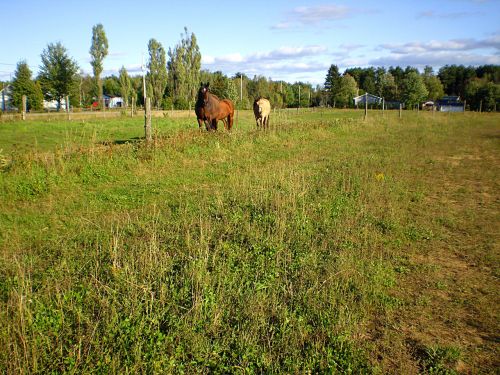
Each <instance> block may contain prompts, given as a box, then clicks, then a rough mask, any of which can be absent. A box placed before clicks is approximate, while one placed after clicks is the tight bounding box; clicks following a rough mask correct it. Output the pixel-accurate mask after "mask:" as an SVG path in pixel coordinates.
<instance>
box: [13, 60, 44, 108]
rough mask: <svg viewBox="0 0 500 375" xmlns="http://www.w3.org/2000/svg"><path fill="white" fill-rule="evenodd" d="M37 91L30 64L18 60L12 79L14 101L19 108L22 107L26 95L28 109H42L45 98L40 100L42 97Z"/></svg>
mask: <svg viewBox="0 0 500 375" xmlns="http://www.w3.org/2000/svg"><path fill="white" fill-rule="evenodd" d="M35 91H36V90H35V83H34V82H33V80H32V79H31V70H30V68H29V66H28V64H27V63H26V61H20V62H18V63H17V67H16V71H15V73H14V79H13V81H12V103H13V104H14V106H16V107H17V108H21V107H22V100H23V99H22V97H23V95H26V97H27V107H28V110H31V109H41V107H42V102H43V98H42V100H41V101H40V97H39V96H37V95H36V94H37V93H36V92H35Z"/></svg>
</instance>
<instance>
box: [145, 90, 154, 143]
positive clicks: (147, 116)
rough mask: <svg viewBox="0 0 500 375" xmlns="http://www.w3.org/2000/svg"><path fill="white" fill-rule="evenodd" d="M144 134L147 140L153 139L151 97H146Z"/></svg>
mask: <svg viewBox="0 0 500 375" xmlns="http://www.w3.org/2000/svg"><path fill="white" fill-rule="evenodd" d="M144 134H145V137H146V142H148V143H150V142H151V141H152V136H151V98H146V108H145V111H144Z"/></svg>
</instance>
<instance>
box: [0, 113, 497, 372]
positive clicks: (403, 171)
mask: <svg viewBox="0 0 500 375" xmlns="http://www.w3.org/2000/svg"><path fill="white" fill-rule="evenodd" d="M362 115H363V112H362V111H316V112H310V111H302V112H300V113H296V112H294V111H288V112H284V113H280V114H278V113H275V114H274V116H272V117H271V126H272V127H273V129H272V130H271V131H269V132H261V131H256V130H255V129H254V127H255V124H254V121H253V119H252V118H251V113H250V112H242V113H240V114H239V118H238V124H237V125H235V129H234V131H233V132H232V134H228V133H226V132H225V131H219V132H218V133H206V132H200V131H198V129H197V125H196V122H195V121H194V118H193V117H191V118H178V119H177V118H170V117H163V118H155V119H154V121H153V126H154V129H155V132H156V140H155V143H154V145H151V146H148V145H146V144H144V142H143V141H142V137H143V132H144V131H143V120H142V119H141V118H140V117H136V118H132V119H130V118H126V117H123V118H122V119H114V120H105V121H104V120H93V121H85V122H83V121H73V122H65V121H61V122H46V123H37V122H34V121H33V122H24V123H23V122H6V123H3V124H0V149H2V150H3V151H2V152H0V168H1V173H0V227H1V231H0V254H1V256H0V347H1V348H4V349H2V350H1V351H0V369H1V370H2V372H8V373H17V372H30V373H47V372H78V373H80V372H82V373H88V372H97V373H138V372H166V373H170V372H173V373H184V372H185V373H192V372H217V373H228V372H229V373H233V372H237V373H261V372H265V373H283V372H285V373H297V372H306V371H312V372H317V373H323V372H330V373H349V372H351V373H380V372H386V371H389V372H390V371H396V372H400V371H401V370H403V369H413V371H424V372H425V371H427V372H432V373H446V371H449V373H452V371H455V370H457V369H458V370H457V371H460V366H458V365H457V363H459V364H460V363H465V365H464V366H465V370H466V371H469V370H471V369H472V370H475V369H480V370H482V371H488V370H492V369H493V368H494V363H495V362H494V361H495V360H494V358H495V350H496V349H495V345H494V342H491V343H490V342H488V341H487V342H483V346H482V349H480V350H481V353H482V356H481V357H480V360H478V359H474V358H475V357H474V355H473V353H474V348H475V347H474V346H471V345H468V344H467V343H464V342H458V343H457V342H454V341H453V340H452V339H450V338H449V337H448V336H446V335H445V334H444V333H445V331H442V332H444V333H443V335H442V336H440V335H439V334H437V338H436V337H434V338H433V339H432V338H430V337H428V336H425V337H424V336H419V332H418V329H417V330H415V331H411V329H410V328H408V326H407V323H411V322H412V321H414V320H411V319H413V318H414V317H413V315H412V314H413V312H415V311H420V312H422V313H425V314H431V316H430V317H429V319H428V320H427V322H432V321H433V319H435V317H433V316H432V309H431V307H432V308H433V309H435V308H436V306H437V304H438V302H440V301H439V300H437V296H436V295H435V294H434V293H450V295H451V293H452V292H453V291H454V285H455V284H456V283H454V282H452V281H450V280H449V279H448V278H447V275H446V274H444V273H442V272H441V273H440V271H439V270H440V268H439V267H433V266H432V264H433V262H434V261H435V262H436V263H439V262H438V260H437V254H438V250H437V249H442V248H443V244H448V245H453V244H454V242H453V238H454V236H456V235H462V236H463V235H464V233H466V234H467V236H468V238H469V239H467V240H464V244H467V243H469V242H468V241H470V244H471V245H470V246H471V247H473V248H474V251H473V252H471V251H467V254H468V256H469V257H473V258H474V262H476V263H479V262H483V263H482V264H484V266H485V268H486V267H489V269H490V270H491V269H496V268H495V267H497V266H495V264H498V249H497V248H495V247H494V246H493V244H494V243H495V241H496V240H497V239H498V237H497V235H496V233H495V231H494V230H493V228H490V227H488V228H486V227H485V228H483V229H478V228H477V227H476V226H475V225H472V223H484V222H486V221H488V222H490V223H494V222H495V220H496V219H498V211H497V210H495V207H496V209H498V202H496V201H494V200H493V203H492V204H493V207H492V208H493V210H492V211H488V212H483V211H480V210H478V209H476V208H472V209H471V210H469V207H468V206H467V205H468V204H470V203H471V202H473V201H474V200H475V199H476V198H477V197H476V195H475V194H476V192H477V191H476V189H473V188H471V186H470V185H469V184H462V185H460V184H458V182H460V179H461V178H466V179H467V181H469V180H471V181H472V179H473V178H474V177H475V176H480V181H481V183H483V185H482V186H484V189H485V191H484V192H483V193H488V194H489V195H490V197H491V196H495V194H498V185H497V182H496V179H495V176H496V177H498V167H497V164H496V163H495V161H497V159H498V157H497V155H498V148H499V147H498V146H499V142H498V139H499V138H498V136H499V131H500V128H499V123H498V119H499V117H498V116H497V115H482V116H478V115H475V114H466V115H463V114H457V115H455V114H452V115H446V114H445V115H443V114H435V115H432V114H428V113H420V114H416V113H406V112H405V113H404V118H403V119H402V120H399V119H398V118H397V112H388V113H386V114H385V116H384V117H382V116H381V115H380V114H375V112H370V117H369V119H368V121H363V120H362ZM456 155H459V156H460V157H461V159H460V160H459V161H458V162H459V163H462V164H464V165H463V167H464V168H461V165H460V166H456V165H454V164H453V163H454V162H455V161H456V160H455V159H450V157H454V156H456ZM464 155H466V156H465V157H464ZM476 157H480V158H481V159H480V162H479V161H477V159H475V158H476ZM457 160H458V159H457ZM469 164H471V165H472V164H473V167H474V168H472V167H471V165H469ZM443 171H444V172H443ZM457 171H459V172H460V173H458V172H457ZM442 173H445V174H446V175H447V176H452V177H453V176H456V177H457V179H451V181H450V183H449V186H447V187H446V190H445V193H444V196H443V199H444V198H446V199H451V200H453V202H460V204H461V205H459V207H458V206H457V207H455V206H454V207H455V208H456V210H447V209H446V208H447V203H446V202H445V201H444V200H442V201H441V200H434V201H432V202H433V203H432V204H430V203H429V202H430V200H432V199H434V198H433V197H434V196H435V194H437V192H440V191H442V186H441V187H439V186H438V184H439V183H442V182H443V179H442V178H441V177H442V175H441V174H442ZM461 173H466V174H467V175H466V176H465V175H464V176H462V175H461ZM452 182H453V183H452ZM486 188H488V189H489V190H488V191H486ZM487 198H488V197H487V196H485V198H484V199H485V200H487ZM485 202H486V201H485ZM488 202H490V200H488ZM462 203H463V204H462ZM462 208H463V211H461V209H462ZM463 212H467V213H468V215H469V216H468V217H467V216H465V217H464V215H463ZM437 214H438V215H437ZM477 238H481V240H480V244H479V245H477V244H476V243H477ZM480 246H484V247H487V246H490V249H491V251H489V252H488V253H489V258H486V259H485V258H484V252H483V251H482V250H481V249H480V248H479V247H480ZM469 250H470V249H469ZM455 251H458V250H456V249H455ZM464 251H465V250H464ZM451 253H453V251H451V252H446V254H448V255H449V254H451ZM439 254H441V252H439ZM453 254H455V253H453ZM448 255H447V256H448ZM432 256H435V257H436V258H432ZM449 256H451V255H449ZM422 257H426V258H425V259H426V260H425V261H422ZM440 259H441V258H440ZM441 271H443V269H442V268H441ZM483 271H484V270H482V271H481V273H480V274H478V275H475V276H476V278H479V277H483V278H484V280H486V281H487V282H486V285H487V287H485V288H484V294H483V295H484V302H485V303H486V305H487V306H489V308H488V309H486V310H485V311H486V313H484V319H482V320H481V323H482V324H483V328H482V331H481V333H483V334H492V335H493V333H492V332H494V328H493V327H495V324H494V322H495V312H494V311H495V310H496V308H497V307H498V306H497V305H496V304H495V302H494V301H495V299H494V298H493V296H494V295H495V294H494V293H495V292H498V288H497V287H496V286H495V283H494V282H493V281H492V280H493V279H491V276H490V274H489V273H488V272H486V271H484V272H483ZM496 272H498V271H496ZM497 275H498V273H497ZM450 277H451V276H450ZM471 280H472V278H471V279H470V280H469V279H467V280H464V283H463V285H462V284H460V283H459V284H460V287H461V288H466V290H467V291H469V290H470V291H471V293H472V289H473V288H475V287H476V286H475V284H472V281H471ZM474 280H476V279H474ZM482 280H483V279H482ZM484 280H483V281H484ZM469 281H470V283H469ZM476 281H477V280H476ZM422 285H425V288H422ZM422 290H424V292H422ZM401 291H407V293H402V292H401ZM419 293H420V294H419ZM452 297H454V298H455V297H457V296H456V295H453V296H452ZM462 298H463V299H464V300H463V301H462V302H456V303H457V304H458V305H459V307H460V308H461V309H464V311H465V310H466V309H467V306H468V304H469V303H470V302H471V301H472V296H469V295H462ZM423 300H426V301H427V303H426V304H422V303H421V301H423ZM439 307H440V308H444V309H446V308H447V307H446V305H444V304H439ZM450 314H451V312H450ZM410 318H411V319H410ZM464 321H465V320H464ZM423 323H424V322H423V321H422V324H423ZM431 325H432V323H431ZM464 325H465V323H464ZM397 327H400V328H401V329H398V328H397ZM433 327H434V326H433ZM464 327H465V326H464ZM437 328H439V327H437ZM408 332H409V333H408ZM493 336H494V335H493ZM493 336H492V337H493ZM483 337H484V336H483ZM408 342H413V343H415V344H412V345H408V344H407V343H408ZM419 347H424V348H427V349H426V350H421V351H418V350H416V349H415V348H419ZM395 348H397V349H395ZM449 348H452V349H453V350H451V349H450V350H448V349H449ZM418 353H425V355H424V354H421V355H420V354H418ZM450 353H451V354H453V355H451V354H450ZM457 366H458V367H457ZM433 371H434V372H433ZM436 371H437V372H436ZM439 371H441V372H439Z"/></svg>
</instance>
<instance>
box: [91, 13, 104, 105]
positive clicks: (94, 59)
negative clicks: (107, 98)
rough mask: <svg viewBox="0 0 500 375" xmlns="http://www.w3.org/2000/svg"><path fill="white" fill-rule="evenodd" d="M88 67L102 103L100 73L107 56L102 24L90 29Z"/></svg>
mask: <svg viewBox="0 0 500 375" xmlns="http://www.w3.org/2000/svg"><path fill="white" fill-rule="evenodd" d="M89 52H90V57H91V59H90V65H92V70H93V71H94V79H95V84H96V87H97V96H98V98H99V103H102V94H103V92H102V82H101V73H102V70H103V60H104V58H105V57H106V56H107V55H108V38H106V33H105V32H104V27H103V26H102V24H100V23H98V24H97V25H95V26H94V27H92V42H91V45H90V51H89Z"/></svg>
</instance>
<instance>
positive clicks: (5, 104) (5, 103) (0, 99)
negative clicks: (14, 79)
mask: <svg viewBox="0 0 500 375" xmlns="http://www.w3.org/2000/svg"><path fill="white" fill-rule="evenodd" d="M0 109H1V110H2V112H7V111H17V108H16V107H14V105H13V104H12V86H11V85H7V86H4V88H3V89H2V90H0Z"/></svg>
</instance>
